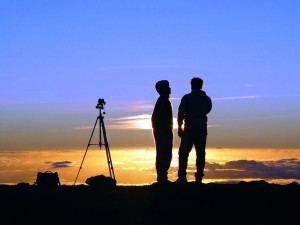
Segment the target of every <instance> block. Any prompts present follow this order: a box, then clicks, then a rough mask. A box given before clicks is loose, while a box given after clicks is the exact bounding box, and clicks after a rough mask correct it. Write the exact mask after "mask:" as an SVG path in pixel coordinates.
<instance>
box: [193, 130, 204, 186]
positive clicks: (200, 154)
mask: <svg viewBox="0 0 300 225" xmlns="http://www.w3.org/2000/svg"><path fill="white" fill-rule="evenodd" d="M192 137H193V142H194V145H195V150H196V167H197V171H196V173H195V179H196V182H199V183H202V177H203V176H204V167H205V154H206V152H205V148H206V138H207V130H203V129H202V130H201V129H199V130H194V131H193V133H192Z"/></svg>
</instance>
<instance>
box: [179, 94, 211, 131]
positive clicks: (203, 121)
mask: <svg viewBox="0 0 300 225" xmlns="http://www.w3.org/2000/svg"><path fill="white" fill-rule="evenodd" d="M211 109H212V101H211V98H210V97H209V96H207V95H206V93H205V91H202V90H192V91H191V92H190V93H189V94H186V95H184V96H183V97H182V98H181V101H180V104H179V107H178V116H177V122H178V127H181V125H182V124H183V122H184V128H185V129H207V114H208V113H210V111H211Z"/></svg>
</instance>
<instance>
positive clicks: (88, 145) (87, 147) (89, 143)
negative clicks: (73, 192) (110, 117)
mask: <svg viewBox="0 0 300 225" xmlns="http://www.w3.org/2000/svg"><path fill="white" fill-rule="evenodd" d="M98 119H99V117H97V119H96V122H95V125H94V128H93V131H92V134H91V136H90V140H89V142H88V144H87V146H86V150H85V153H84V156H83V159H82V161H81V164H80V167H79V170H78V173H77V176H76V179H75V181H74V185H75V183H76V181H77V178H78V176H79V172H80V170H81V169H82V164H83V161H84V159H85V156H86V153H87V151H88V149H89V147H90V145H91V140H92V138H93V134H94V131H95V127H96V125H97V122H98Z"/></svg>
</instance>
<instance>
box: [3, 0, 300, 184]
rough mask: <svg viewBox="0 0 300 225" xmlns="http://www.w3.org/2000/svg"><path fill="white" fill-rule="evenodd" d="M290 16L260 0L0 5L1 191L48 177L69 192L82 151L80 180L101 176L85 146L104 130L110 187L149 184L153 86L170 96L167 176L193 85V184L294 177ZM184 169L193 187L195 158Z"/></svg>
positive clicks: (296, 117)
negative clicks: (198, 108) (195, 82)
mask: <svg viewBox="0 0 300 225" xmlns="http://www.w3.org/2000/svg"><path fill="white" fill-rule="evenodd" d="M299 8H300V1H272V0H264V1H261V0H251V1H223V0H213V1H202V0H190V1H186V0H176V1H136V0H132V1H82V0H76V1H65V0H60V1H55V0H53V1H52V0H51V1H33V0H28V1H14V0H12V1H2V2H1V7H0V15H1V20H0V28H1V31H3V32H2V33H1V42H0V49H1V51H0V68H1V70H0V79H1V82H0V160H1V164H0V174H1V176H0V183H9V184H13V183H18V182H30V183H33V182H34V181H35V178H36V174H37V172H38V171H46V170H57V171H58V172H59V174H60V178H61V181H62V183H64V184H72V182H73V181H74V179H75V175H76V172H77V170H78V168H79V166H80V162H81V160H82V157H83V154H84V150H85V149H86V148H87V146H88V145H89V144H90V142H91V143H92V146H91V149H89V151H88V156H87V158H86V161H85V162H84V167H83V169H82V171H81V173H80V178H79V182H80V183H84V182H85V179H86V178H87V177H89V176H93V175H96V174H102V173H107V169H108V168H107V165H106V158H105V154H104V153H105V152H104V151H103V149H100V151H99V149H98V148H99V146H95V145H98V144H100V143H102V140H99V139H100V138H103V136H104V135H103V133H105V135H106V137H107V139H108V144H109V146H110V149H111V153H112V160H113V163H114V166H115V171H116V177H117V181H118V183H119V184H126V185H135V184H137V185H141V184H144V183H151V182H154V181H155V179H156V171H155V143H154V138H153V131H152V127H151V126H152V125H151V115H152V112H153V109H154V106H155V103H156V101H157V99H158V97H159V94H158V92H157V91H156V88H155V84H156V83H157V82H158V81H160V80H168V81H169V84H170V88H171V94H170V102H171V104H172V109H173V125H174V126H173V134H174V135H173V136H174V139H173V159H172V166H171V168H170V171H169V173H170V174H169V175H170V179H171V180H175V179H176V177H177V174H176V173H177V169H178V168H177V167H178V165H177V164H178V161H177V160H178V159H177V154H178V153H177V151H178V146H179V144H180V138H179V136H178V135H177V131H178V130H177V129H178V127H177V113H178V107H179V104H180V100H181V98H182V97H183V96H184V95H185V94H188V93H190V92H191V85H190V81H191V79H192V78H193V77H200V78H202V79H203V81H204V83H203V88H202V90H203V91H205V92H206V94H207V95H208V96H209V97H211V99H212V110H211V112H210V113H209V114H208V115H207V116H208V136H207V143H206V147H207V155H206V157H207V164H206V167H205V172H206V175H205V182H211V181H213V182H218V181H222V182H223V181H224V182H232V181H237V180H249V179H250V180H251V179H266V180H270V181H271V180H272V181H274V182H282V183H285V182H289V181H291V180H296V181H299V174H300V166H299V165H300V163H299V154H300V138H299V134H300V104H299V102H300V89H299V84H300V76H299V74H300V67H299V62H298V61H299V52H300V51H299V43H300V38H299V37H300V28H299V18H300V13H299ZM99 99H102V100H104V101H103V102H102V105H101V106H102V107H99V105H98V104H99ZM100 118H103V122H104V123H103V124H100V120H99V119H100ZM102 125H104V126H102ZM103 127H104V128H105V129H103ZM102 132H103V133H102ZM92 147H93V148H92ZM102 147H103V146H102ZM189 161H190V163H191V164H190V166H189V168H188V171H189V173H188V179H189V180H191V181H192V180H193V173H194V172H195V165H194V161H195V153H194V151H192V152H191V155H190V160H189Z"/></svg>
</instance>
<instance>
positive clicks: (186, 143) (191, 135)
mask: <svg viewBox="0 0 300 225" xmlns="http://www.w3.org/2000/svg"><path fill="white" fill-rule="evenodd" d="M206 139H207V129H185V130H184V132H183V134H182V137H181V141H180V146H179V151H178V157H179V168H178V177H186V170H187V165H188V158H189V154H190V152H191V150H192V148H193V146H194V147H195V150H196V173H195V178H196V179H202V177H203V176H204V167H205V154H206V151H205V148H206Z"/></svg>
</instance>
